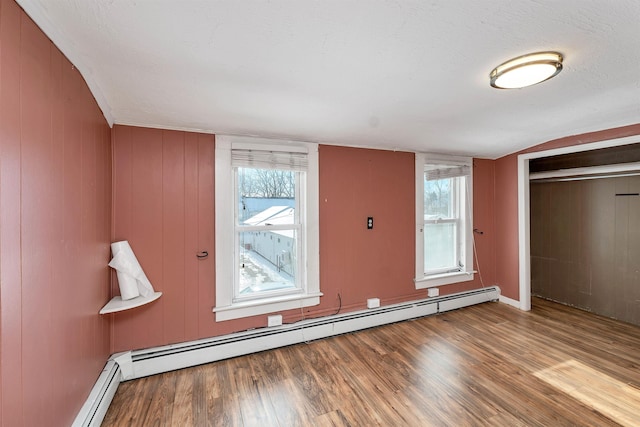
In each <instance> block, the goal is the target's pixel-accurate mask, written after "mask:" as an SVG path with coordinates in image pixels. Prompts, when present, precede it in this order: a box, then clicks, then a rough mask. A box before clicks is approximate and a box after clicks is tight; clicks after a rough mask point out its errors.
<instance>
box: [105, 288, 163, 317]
mask: <svg viewBox="0 0 640 427" xmlns="http://www.w3.org/2000/svg"><path fill="white" fill-rule="evenodd" d="M160 296H162V292H154V293H153V294H151V295H149V296H148V297H143V296H139V297H135V298H132V299H128V300H124V301H123V300H122V298H121V297H120V295H118V296H115V297H113V298H112V299H111V301H109V302H108V303H107V305H105V306H104V307H102V310H100V314H108V313H117V312H118V311H124V310H129V309H130V308H136V307H140V306H141V305H145V304H149V303H150V302H153V301H155V300H157V299H158V298H160Z"/></svg>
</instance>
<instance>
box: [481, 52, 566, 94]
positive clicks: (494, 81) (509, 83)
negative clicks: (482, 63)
mask: <svg viewBox="0 0 640 427" xmlns="http://www.w3.org/2000/svg"><path fill="white" fill-rule="evenodd" d="M562 59H563V58H562V55H561V54H560V53H558V52H537V53H530V54H528V55H522V56H519V57H517V58H514V59H511V60H509V61H507V62H505V63H503V64H500V65H498V66H497V67H496V68H494V69H493V70H492V71H491V73H490V74H489V78H490V79H491V86H492V87H495V88H498V89H519V88H522V87H527V86H531V85H535V84H537V83H540V82H543V81H545V80H548V79H550V78H551V77H553V76H555V75H556V74H558V73H559V72H560V71H562Z"/></svg>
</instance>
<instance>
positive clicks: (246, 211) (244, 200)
mask: <svg viewBox="0 0 640 427" xmlns="http://www.w3.org/2000/svg"><path fill="white" fill-rule="evenodd" d="M298 173H300V172H294V171H289V170H281V169H253V168H245V167H239V168H238V169H237V180H238V194H237V202H238V206H237V209H238V211H237V215H236V218H237V219H238V223H239V225H266V224H293V223H294V217H293V214H294V210H293V208H295V206H296V202H295V195H296V174H298ZM287 208H289V210H287Z"/></svg>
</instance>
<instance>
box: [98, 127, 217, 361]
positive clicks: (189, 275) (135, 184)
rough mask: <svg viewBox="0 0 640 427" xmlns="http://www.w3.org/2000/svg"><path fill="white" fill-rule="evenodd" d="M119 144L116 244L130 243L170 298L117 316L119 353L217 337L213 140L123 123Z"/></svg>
mask: <svg viewBox="0 0 640 427" xmlns="http://www.w3.org/2000/svg"><path fill="white" fill-rule="evenodd" d="M113 147H114V157H113V174H114V192H113V203H114V215H113V236H112V237H113V240H114V241H117V240H128V241H129V243H130V244H131V247H132V248H133V250H134V252H135V254H136V256H137V258H138V260H139V261H140V264H141V265H142V267H143V269H144V271H145V273H146V275H147V277H148V278H149V280H150V281H151V283H152V284H153V286H154V288H155V290H157V291H160V292H162V293H163V295H162V297H161V298H160V299H159V300H157V301H156V302H153V303H152V304H149V305H147V306H144V307H141V308H137V309H134V310H128V311H125V312H121V313H117V314H113V315H110V317H111V319H112V322H113V345H112V350H113V351H120V350H125V349H133V348H145V347H151V346H155V345H159V344H165V343H176V342H181V341H188V340H193V339H196V338H201V337H203V336H211V335H214V334H215V333H216V330H215V325H214V324H213V322H212V321H211V320H212V318H213V313H212V312H211V307H213V305H214V294H215V292H214V281H213V280H214V277H215V271H214V259H215V255H214V246H215V244H214V234H213V225H214V218H213V203H214V192H213V190H214V180H213V178H214V177H213V165H214V157H213V155H214V148H215V147H214V137H213V135H205V134H196V133H187V132H178V131H166V130H157V129H146V128H136V127H130V126H119V125H117V126H115V127H114V129H113ZM202 250H207V251H208V252H209V257H208V258H207V259H206V260H203V261H198V260H197V258H196V253H197V252H199V251H202ZM112 290H113V292H114V295H117V294H118V293H119V291H118V287H117V282H116V280H115V276H114V280H113V283H112Z"/></svg>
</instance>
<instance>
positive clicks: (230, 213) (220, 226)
mask: <svg viewBox="0 0 640 427" xmlns="http://www.w3.org/2000/svg"><path fill="white" fill-rule="evenodd" d="M215 145H216V148H215V203H216V204H215V241H216V256H215V261H216V283H215V291H216V303H215V307H213V312H214V313H215V320H216V322H220V321H225V320H232V319H239V318H242V317H249V316H257V315H260V314H267V313H273V312H278V311H284V310H291V309H296V308H303V307H309V306H313V305H318V304H320V297H321V296H322V292H320V280H319V271H320V260H319V258H320V255H319V254H320V244H319V179H318V145H317V144H313V143H305V142H295V141H284V140H275V139H266V138H254V137H243V136H231V135H216V142H215ZM232 149H246V150H250V149H253V150H267V151H283V152H298V153H306V154H307V162H308V165H307V170H306V186H305V189H304V191H301V201H300V202H301V203H303V204H304V205H305V206H306V209H305V213H304V214H305V215H306V218H305V219H304V221H303V224H304V227H305V243H306V244H304V245H303V248H302V251H301V254H300V255H301V256H303V257H304V258H303V259H304V260H305V261H306V262H304V261H303V263H302V265H303V267H304V268H303V269H302V270H303V271H301V272H300V274H301V275H303V276H304V277H301V279H302V282H303V283H304V284H305V285H306V292H305V291H304V290H305V287H304V286H303V292H299V293H295V294H286V295H269V296H266V297H264V298H256V299H251V300H241V301H234V286H235V280H234V267H233V266H234V264H235V263H234V257H235V250H236V249H235V248H236V244H235V234H236V233H235V229H234V228H235V227H234V220H235V218H234V217H235V208H234V204H233V203H234V199H235V196H234V194H233V193H234V188H235V185H234V179H233V175H234V174H233V167H232V165H231V150H232ZM301 221H302V219H301Z"/></svg>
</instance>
